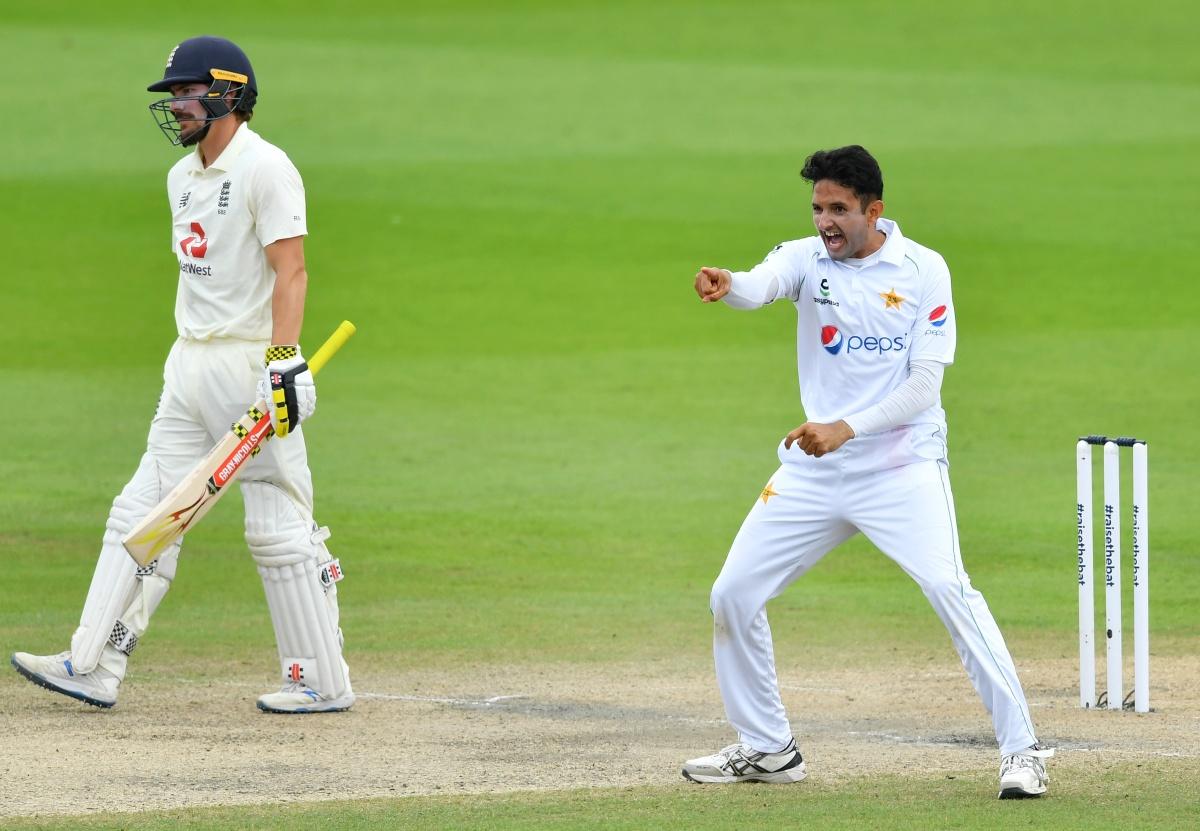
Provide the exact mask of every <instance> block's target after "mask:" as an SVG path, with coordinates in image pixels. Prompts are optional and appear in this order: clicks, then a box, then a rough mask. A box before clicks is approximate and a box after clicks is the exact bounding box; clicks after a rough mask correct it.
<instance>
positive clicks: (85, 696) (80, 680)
mask: <svg viewBox="0 0 1200 831" xmlns="http://www.w3.org/2000/svg"><path fill="white" fill-rule="evenodd" d="M11 663H12V665H13V668H14V669H15V670H16V671H17V672H19V673H21V674H22V675H24V676H25V677H26V678H28V679H29V680H30V681H32V682H33V683H35V684H37V685H38V686H39V687H45V688H46V689H48V690H51V691H52V692H56V693H62V694H63V695H67V696H70V697H71V698H75V699H78V700H79V701H82V702H83V703H84V704H91V705H92V706H93V707H111V706H112V705H114V704H116V703H117V687H119V686H121V679H120V678H118V677H117V676H115V675H113V674H112V673H111V672H109V671H108V670H106V669H104V667H99V666H98V667H96V668H95V669H94V670H92V671H91V672H76V671H75V668H74V667H73V666H71V653H70V652H60V653H58V654H57V655H30V654H29V653H28V652H14V653H13V656H12V659H11Z"/></svg>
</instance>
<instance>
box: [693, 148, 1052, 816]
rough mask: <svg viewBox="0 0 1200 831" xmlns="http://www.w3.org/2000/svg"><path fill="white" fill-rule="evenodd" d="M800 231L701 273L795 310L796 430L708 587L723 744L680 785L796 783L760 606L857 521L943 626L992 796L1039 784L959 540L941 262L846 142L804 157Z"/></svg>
mask: <svg viewBox="0 0 1200 831" xmlns="http://www.w3.org/2000/svg"><path fill="white" fill-rule="evenodd" d="M801 175H802V176H803V177H804V179H805V180H806V181H808V182H811V183H812V186H813V191H812V211H813V224H814V225H815V226H816V229H817V235H816V236H811V237H807V238H805V239H800V240H794V241H791V242H784V243H782V244H780V245H777V246H776V247H775V248H774V249H773V250H772V251H771V252H770V253H769V254H767V256H766V259H765V260H763V262H762V263H760V264H759V265H757V266H755V267H754V268H752V269H751V270H750V271H746V272H730V271H728V270H726V269H723V268H713V267H704V268H701V269H700V271H699V273H698V274H697V275H696V280H695V288H696V293H697V294H698V295H699V296H700V299H701V300H702V301H704V302H705V303H712V302H715V301H718V300H720V301H724V303H725V304H726V305H728V306H731V307H733V308H735V309H757V308H760V307H762V306H765V305H767V304H769V303H773V302H775V301H776V300H784V299H786V300H787V301H789V302H791V303H792V304H794V305H795V307H796V314H797V323H796V355H797V364H798V368H799V375H800V398H801V402H802V404H803V407H804V413H805V417H806V418H807V419H808V420H807V421H806V422H805V423H804V424H802V425H800V426H799V427H797V428H796V429H795V430H792V431H791V432H790V433H788V434H787V436H786V437H785V438H784V439H783V441H782V442H781V443H780V445H779V451H778V454H779V461H780V466H779V469H778V470H777V471H776V472H775V474H774V475H773V476H772V477H771V478H770V480H769V481H768V482H767V484H766V486H765V487H764V488H763V490H762V493H761V494H760V495H759V496H758V498H757V499H755V501H754V506H753V507H752V508H751V509H750V513H749V515H748V516H747V517H746V519H745V521H744V522H743V524H742V527H741V530H740V531H738V533H737V536H736V537H735V539H734V541H733V546H732V548H731V549H730V551H729V555H728V558H727V559H726V560H725V565H724V567H723V568H722V569H721V573H720V575H719V576H718V577H717V580H716V583H715V584H714V585H713V589H712V595H711V606H710V608H711V610H712V614H713V626H714V635H713V653H714V656H715V659H716V670H717V683H718V686H719V687H720V689H721V696H722V698H723V699H724V703H725V713H726V716H727V717H728V719H729V723H730V724H731V725H732V726H733V728H734V729H735V730H736V731H737V733H738V741H737V742H736V743H735V744H731V745H729V746H728V747H726V748H724V749H723V750H721V751H719V752H717V753H715V754H714V755H712V756H704V757H701V758H697V759H691V760H689V761H687V762H686V763H685V764H684V766H683V775H684V777H686V778H687V779H689V780H691V781H693V782H743V781H760V782H780V783H783V782H798V781H800V780H801V779H803V778H804V777H805V766H804V759H803V757H802V756H801V754H800V751H799V749H798V748H797V746H796V740H795V738H794V736H793V733H792V728H791V725H790V724H789V723H788V718H787V715H786V714H785V712H784V708H783V702H782V700H781V698H780V694H779V682H778V680H777V679H776V675H775V657H774V651H773V647H772V643H771V629H770V627H769V625H768V624H767V615H766V604H767V601H769V600H770V599H772V598H774V597H776V596H778V595H779V594H781V593H782V592H783V590H784V589H785V588H787V586H789V585H790V584H791V583H792V582H793V581H795V580H796V579H797V578H799V577H800V576H801V575H803V574H804V573H805V572H806V571H808V570H809V569H810V568H812V567H813V566H814V565H816V563H817V562H818V561H819V560H820V559H821V558H822V557H824V556H825V554H827V553H828V552H829V551H830V550H831V549H833V548H834V547H836V546H837V545H839V544H840V543H842V542H845V541H846V540H848V539H849V538H850V537H852V536H854V535H855V534H856V533H858V532H860V531H861V532H862V533H863V534H865V535H866V536H867V538H868V539H869V540H870V541H871V542H872V543H874V544H875V545H876V546H877V547H878V548H879V549H880V550H881V551H882V552H883V553H884V554H886V555H887V556H888V557H890V558H891V559H892V560H894V561H895V562H896V564H897V565H899V566H900V567H901V568H902V569H904V571H905V573H907V574H908V575H909V576H910V577H912V578H913V580H915V581H916V583H917V585H918V586H920V588H921V591H923V592H924V593H925V596H926V598H928V600H929V602H930V604H931V605H932V606H933V609H934V611H935V612H937V615H938V617H939V618H941V620H942V623H943V624H945V626H946V629H947V630H948V631H949V633H950V638H951V640H952V641H953V643H954V646H955V648H956V649H957V651H958V655H959V658H960V659H961V660H962V663H963V666H964V668H965V669H966V671H967V675H968V676H969V677H970V679H971V683H972V684H974V686H975V690H976V691H977V692H978V693H979V697H980V698H981V699H982V700H983V704H984V707H986V708H987V711H988V713H990V714H991V717H992V724H993V726H994V728H995V732H996V739H997V741H998V743H999V746H1000V757H1001V763H1000V797H1001V798H1002V799H1003V798H1014V797H1031V796H1039V795H1041V794H1044V793H1045V792H1046V784H1047V781H1048V780H1047V776H1046V767H1045V761H1044V760H1045V759H1046V757H1048V756H1050V755H1051V754H1052V753H1053V751H1052V750H1044V749H1042V748H1041V747H1040V746H1039V745H1038V741H1037V737H1036V736H1035V735H1034V729H1033V720H1032V719H1031V717H1030V714H1029V707H1028V705H1027V703H1026V701H1025V694H1024V692H1023V691H1022V689H1021V683H1020V681H1018V680H1017V671H1016V668H1015V666H1014V665H1013V661H1012V658H1011V657H1010V655H1009V652H1008V647H1007V646H1006V645H1005V643H1004V639H1003V637H1001V634H1000V630H999V628H998V627H997V626H996V621H995V620H994V619H993V618H992V613H991V612H990V611H989V610H988V606H987V603H986V602H985V601H984V599H983V596H982V595H981V594H980V593H979V592H978V591H977V590H976V589H975V588H974V587H972V585H971V581H970V578H969V577H968V576H967V571H966V568H965V567H964V566H963V561H962V555H961V552H960V551H959V544H958V528H957V525H956V521H955V517H954V500H953V498H952V496H951V492H950V479H949V475H948V462H947V450H946V414H945V412H944V411H943V409H942V406H941V397H940V390H941V384H942V374H943V372H944V370H945V368H946V367H947V366H949V365H950V364H951V363H953V361H954V347H955V317H954V302H953V300H952V298H951V294H950V272H949V270H948V269H947V267H946V263H945V261H944V260H943V259H942V257H941V256H940V255H939V254H937V253H936V252H934V251H931V250H930V249H928V248H925V247H924V246H921V245H918V244H917V243H915V242H913V241H912V240H911V239H908V238H907V237H905V236H904V235H903V234H902V233H901V232H900V226H899V225H897V224H896V223H895V222H893V221H892V220H890V219H885V218H884V217H883V210H884V204H883V175H882V173H881V171H880V169H879V165H878V163H877V162H876V161H875V159H874V158H873V157H872V156H871V155H870V153H868V152H867V151H866V150H865V149H864V148H862V147H860V146H858V145H853V146H850V147H841V148H838V149H836V150H827V151H825V150H823V151H818V152H816V153H814V154H812V155H811V156H810V157H809V158H808V159H807V160H806V162H805V165H804V169H803V171H802V173H801Z"/></svg>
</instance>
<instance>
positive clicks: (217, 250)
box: [12, 36, 354, 713]
mask: <svg viewBox="0 0 1200 831" xmlns="http://www.w3.org/2000/svg"><path fill="white" fill-rule="evenodd" d="M148 89H149V91H151V92H158V93H164V92H165V93H168V94H169V96H170V97H168V98H162V99H161V100H158V101H156V102H155V103H153V104H151V105H150V110H151V112H152V113H153V114H154V116H155V120H156V121H157V123H158V126H159V127H160V128H161V129H162V131H163V133H164V134H165V135H166V137H167V138H168V140H170V141H171V143H172V144H173V145H176V146H183V147H190V148H193V149H192V151H191V152H190V153H188V154H187V155H186V156H184V157H183V158H181V159H180V160H179V161H178V162H177V163H176V164H175V165H174V166H173V167H172V168H171V170H170V172H169V173H168V174H167V199H168V206H169V208H170V210H171V228H172V234H171V251H172V253H173V254H174V255H175V258H176V259H177V261H178V266H179V283H178V291H177V294H176V300H175V321H176V325H177V327H178V332H179V337H178V339H177V340H176V341H175V344H174V346H172V348H171V351H170V354H169V355H168V356H167V361H166V366H165V368H164V371H163V390H162V395H161V398H160V399H159V402H158V407H157V410H156V412H155V414H154V418H153V420H152V421H151V423H150V432H149V436H148V437H147V441H146V451H145V454H144V455H143V456H142V459H141V463H140V464H139V465H138V468H137V470H136V472H135V473H134V474H133V478H132V479H130V480H129V483H128V484H127V485H126V486H125V488H124V490H122V491H121V493H120V495H119V496H117V498H116V499H115V500H114V501H113V504H112V510H111V511H110V513H109V515H108V523H107V525H106V527H105V532H104V541H103V544H102V546H101V549H100V559H99V561H98V562H97V564H96V571H95V574H94V575H93V577H92V583H91V587H90V589H89V590H88V595H87V600H86V602H85V603H84V607H83V614H82V616H81V618H80V621H79V628H78V629H76V630H75V634H74V635H73V636H72V638H71V644H70V649H68V650H67V651H65V652H61V653H59V654H57V655H46V656H39V655H30V654H28V653H25V652H17V653H16V654H14V655H13V656H12V664H13V666H14V667H15V668H16V670H17V671H18V672H19V673H21V675H23V676H25V677H26V678H28V679H29V680H30V681H32V682H34V683H35V684H38V685H40V686H42V687H45V688H46V689H49V690H52V691H54V692H58V693H62V694H64V695H67V696H70V697H72V698H75V699H78V700H79V701H82V702H85V703H87V704H92V705H95V706H97V707H112V706H113V705H114V704H115V703H116V701H117V693H118V692H119V689H120V686H121V681H122V680H123V679H124V678H125V672H126V667H127V664H128V661H129V656H130V655H131V654H132V653H133V651H134V648H135V647H136V646H137V644H138V642H139V640H140V639H141V638H142V637H143V636H144V635H145V633H146V628H147V627H148V626H149V623H150V618H151V616H152V615H153V614H154V611H155V610H156V609H157V608H158V606H159V604H160V603H161V602H162V600H163V597H164V596H165V595H166V593H167V589H168V588H170V585H171V581H172V579H173V578H174V577H175V570H176V564H177V562H178V559H179V547H180V540H179V539H176V540H175V541H174V542H173V543H172V544H171V545H170V546H168V547H167V548H166V550H164V551H163V552H162V553H161V554H160V555H159V556H158V557H157V559H155V560H153V561H151V562H149V563H148V564H147V565H146V566H145V567H141V568H139V567H138V566H137V564H136V563H135V562H134V561H133V559H131V557H130V555H129V554H128V553H126V550H125V548H124V547H123V546H122V544H121V541H122V538H123V537H125V535H126V534H127V533H128V532H129V531H130V529H132V528H134V527H135V526H136V525H137V524H138V523H139V522H140V521H141V519H142V518H143V517H145V516H146V515H147V514H148V513H149V512H150V511H151V509H153V508H154V507H155V506H156V505H157V504H158V502H159V500H160V499H161V498H162V497H163V496H165V495H166V494H167V493H168V492H170V491H171V490H172V488H174V487H175V485H176V484H177V483H178V482H179V481H180V480H181V479H182V478H183V477H184V476H185V475H186V474H188V473H189V472H190V471H191V470H192V468H193V467H194V466H195V465H196V464H197V462H199V461H200V460H201V459H203V458H204V457H205V455H206V454H208V453H209V451H210V449H211V448H212V447H213V445H214V443H215V442H216V441H217V439H218V438H219V437H220V436H222V435H223V434H225V433H227V432H228V431H229V429H230V423H231V422H233V421H236V420H237V419H238V418H239V416H241V415H242V413H243V411H244V410H245V408H246V406H247V404H248V403H250V402H254V401H258V400H267V401H275V402H277V404H276V406H274V407H272V408H271V413H270V416H271V426H272V428H273V430H274V435H275V436H276V437H277V439H276V440H275V441H271V442H267V443H264V444H262V445H261V446H260V447H259V448H258V450H257V451H256V456H255V457H254V458H253V459H251V461H250V462H249V463H248V464H247V466H246V468H245V473H244V474H243V476H242V479H241V491H242V497H243V500H244V502H245V509H246V543H247V544H248V545H249V547H250V553H251V555H252V556H253V557H254V561H255V563H256V564H257V566H258V572H259V574H260V575H261V577H262V582H263V588H264V590H265V593H266V597H267V607H268V609H269V610H270V614H271V620H272V622H273V623H274V628H275V638H276V641H277V644H278V648H279V661H280V666H281V687H280V689H279V690H278V691H271V692H268V693H266V694H264V695H262V696H261V697H260V698H259V699H258V708H259V709H260V710H263V711H265V712H271V713H313V712H329V711H337V710H346V709H348V708H349V707H350V706H351V705H352V704H353V703H354V693H353V691H352V690H351V687H350V671H349V667H348V666H347V665H346V662H345V660H344V659H343V657H342V632H341V629H340V628H339V625H338V604H337V587H336V585H335V584H336V582H337V581H338V580H340V579H341V568H340V565H339V563H338V561H337V560H334V559H333V557H332V555H331V554H330V553H329V550H328V549H327V548H326V545H325V541H326V540H327V539H328V538H329V529H328V528H323V527H321V526H319V525H318V524H317V523H316V521H315V520H314V519H313V486H312V476H311V474H310V472H309V468H308V455H307V451H306V449H305V445H304V435H303V433H302V432H301V429H300V425H301V423H302V422H304V421H306V420H307V419H308V418H309V417H311V416H312V414H313V411H314V409H315V408H316V403H317V393H316V387H315V385H314V382H313V375H312V372H310V371H309V368H308V365H307V363H306V362H305V359H304V356H303V355H302V353H301V350H300V345H299V344H300V330H301V325H302V322H303V318H304V301H305V296H306V294H307V287H308V274H307V271H306V269H305V265H304V237H305V235H306V234H307V232H308V231H307V226H306V211H305V197H304V185H303V183H302V182H301V179H300V174H299V172H298V171H297V170H296V167H295V166H294V165H293V164H292V162H291V160H290V159H289V158H288V157H287V155H286V154H285V153H284V152H283V151H282V150H280V149H279V148H277V147H275V146H274V145H272V144H269V143H268V142H266V141H265V140H263V139H262V138H261V137H260V136H259V135H258V134H257V133H255V132H254V131H253V130H251V129H250V125H249V122H250V119H251V118H252V116H253V115H254V106H255V102H256V100H257V98H258V91H259V90H258V83H257V81H256V80H255V76H254V70H253V68H252V67H251V65H250V60H249V59H248V58H247V57H246V54H245V53H244V52H243V51H242V50H241V49H240V48H239V47H238V46H237V45H236V44H234V43H232V42H230V41H228V40H225V39H224V38H219V37H208V36H206V37H195V38H191V39H189V40H185V41H183V42H182V43H180V44H179V45H177V46H176V47H175V48H173V49H172V50H171V51H170V54H169V55H168V56H167V61H166V67H165V69H164V71H163V75H162V79H161V80H158V81H155V82H154V83H152V84H151V85H150V86H149V87H148ZM211 625H212V626H213V627H214V628H216V627H219V626H220V621H217V620H214V621H211Z"/></svg>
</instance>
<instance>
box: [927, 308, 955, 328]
mask: <svg viewBox="0 0 1200 831" xmlns="http://www.w3.org/2000/svg"><path fill="white" fill-rule="evenodd" d="M949 316H950V310H949V309H947V308H946V307H945V306H938V307H937V308H936V309H934V310H933V311H932V312H930V313H929V322H930V323H931V324H933V325H934V326H942V325H944V324H945V323H946V318H948V317H949Z"/></svg>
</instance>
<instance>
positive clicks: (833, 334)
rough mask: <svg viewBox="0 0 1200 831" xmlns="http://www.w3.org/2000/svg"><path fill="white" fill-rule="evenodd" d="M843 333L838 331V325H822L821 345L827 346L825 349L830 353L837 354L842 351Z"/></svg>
mask: <svg viewBox="0 0 1200 831" xmlns="http://www.w3.org/2000/svg"><path fill="white" fill-rule="evenodd" d="M843 342H844V339H843V338H842V333H841V332H839V331H838V328H837V327H836V326H822V327H821V346H824V347H825V351H826V352H828V353H829V354H830V355H836V354H837V353H838V352H841V351H842V343H843Z"/></svg>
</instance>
